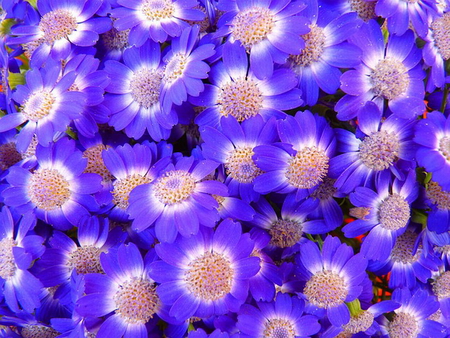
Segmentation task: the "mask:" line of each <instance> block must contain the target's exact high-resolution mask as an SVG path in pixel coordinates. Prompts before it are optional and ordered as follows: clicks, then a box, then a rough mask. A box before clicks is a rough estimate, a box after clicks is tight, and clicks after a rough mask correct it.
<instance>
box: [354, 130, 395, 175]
mask: <svg viewBox="0 0 450 338" xmlns="http://www.w3.org/2000/svg"><path fill="white" fill-rule="evenodd" d="M399 152H400V144H399V141H398V137H397V136H396V135H394V134H391V133H388V132H386V131H384V130H381V131H377V132H375V133H372V134H371V135H370V136H367V137H365V138H364V140H363V141H362V142H361V144H360V145H359V158H360V159H361V161H362V162H363V163H364V165H365V166H366V167H368V168H370V169H372V170H375V171H381V170H385V169H388V168H389V167H391V166H392V165H393V163H394V162H395V161H397V159H398V155H399Z"/></svg>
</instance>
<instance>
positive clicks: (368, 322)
mask: <svg viewBox="0 0 450 338" xmlns="http://www.w3.org/2000/svg"><path fill="white" fill-rule="evenodd" d="M373 319H374V317H373V314H371V313H370V312H369V311H363V312H361V313H360V314H358V315H357V316H354V317H353V316H351V317H350V321H349V322H348V323H347V324H345V325H344V327H343V328H344V332H346V333H351V334H356V333H358V332H363V331H366V330H367V329H368V328H369V327H371V326H372V324H373Z"/></svg>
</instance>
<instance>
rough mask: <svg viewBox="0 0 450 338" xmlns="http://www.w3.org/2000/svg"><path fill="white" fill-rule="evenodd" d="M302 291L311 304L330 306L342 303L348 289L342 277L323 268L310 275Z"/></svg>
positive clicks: (323, 306)
mask: <svg viewBox="0 0 450 338" xmlns="http://www.w3.org/2000/svg"><path fill="white" fill-rule="evenodd" d="M303 293H304V294H305V296H306V297H308V299H309V301H310V302H311V304H313V305H315V306H317V307H320V308H331V307H336V306H338V305H341V304H343V303H344V301H345V298H347V295H348V290H347V285H346V284H345V281H344V279H343V278H342V277H340V276H339V275H337V274H335V273H334V272H332V271H329V270H324V271H321V272H317V273H316V274H315V275H314V276H312V277H311V279H310V280H309V281H308V282H307V283H306V286H305V289H304V290H303Z"/></svg>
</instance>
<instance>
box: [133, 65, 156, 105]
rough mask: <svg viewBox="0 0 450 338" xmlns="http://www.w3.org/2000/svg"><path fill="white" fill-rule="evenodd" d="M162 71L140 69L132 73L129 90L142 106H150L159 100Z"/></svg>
mask: <svg viewBox="0 0 450 338" xmlns="http://www.w3.org/2000/svg"><path fill="white" fill-rule="evenodd" d="M162 77H163V73H162V71H159V70H155V69H146V68H144V69H141V70H140V71H139V72H136V73H134V75H133V77H132V78H131V81H130V91H131V96H132V97H133V99H134V100H135V101H136V102H137V103H139V104H140V105H141V106H142V107H144V108H150V107H152V106H153V105H154V104H155V103H158V102H159V93H160V87H161V80H162Z"/></svg>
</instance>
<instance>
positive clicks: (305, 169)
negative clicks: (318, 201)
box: [253, 110, 336, 200]
mask: <svg viewBox="0 0 450 338" xmlns="http://www.w3.org/2000/svg"><path fill="white" fill-rule="evenodd" d="M278 134H279V136H280V139H281V141H282V142H283V144H282V145H260V146H257V147H255V148H254V152H255V155H254V157H253V159H254V161H255V163H256V165H257V166H258V167H259V168H260V169H261V170H262V171H263V172H264V173H263V174H262V175H259V176H258V177H256V178H255V181H254V189H255V191H257V192H259V193H260V194H267V193H269V192H272V191H273V192H279V193H282V194H283V193H291V192H295V193H296V194H297V200H301V199H303V198H305V197H308V196H310V195H311V194H312V193H313V192H314V191H315V190H316V189H317V187H318V186H319V184H320V183H321V182H322V181H323V180H324V178H325V177H326V176H327V175H328V169H329V167H330V158H331V157H332V156H334V153H335V150H336V137H335V135H334V131H333V129H332V128H331V127H330V126H329V125H328V122H327V121H326V120H325V118H324V117H322V116H319V115H316V114H313V113H311V112H310V111H308V110H307V111H304V112H301V111H300V112H298V113H297V114H296V115H295V117H293V116H286V117H285V118H284V119H283V120H279V121H278Z"/></svg>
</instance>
